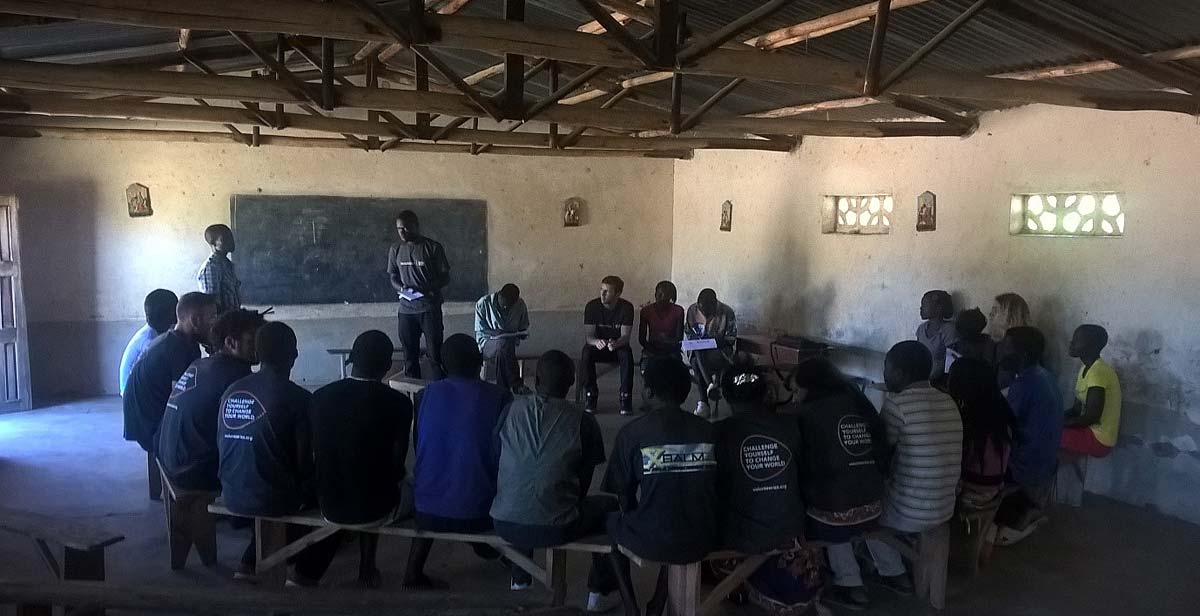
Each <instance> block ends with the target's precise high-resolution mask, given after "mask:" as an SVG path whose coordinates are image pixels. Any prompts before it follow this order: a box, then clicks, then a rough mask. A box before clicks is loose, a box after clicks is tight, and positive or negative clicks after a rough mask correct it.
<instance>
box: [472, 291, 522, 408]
mask: <svg viewBox="0 0 1200 616" xmlns="http://www.w3.org/2000/svg"><path fill="white" fill-rule="evenodd" d="M528 337H529V309H528V308H526V307H525V300H523V299H521V289H519V288H518V287H517V285H515V284H506V285H504V286H503V287H500V290H499V291H497V292H495V293H489V294H487V295H484V296H483V297H481V298H479V301H477V302H475V341H476V342H478V343H479V352H480V353H482V354H483V372H484V376H483V378H484V379H486V380H488V381H493V382H495V383H496V384H497V385H499V386H500V387H501V388H503V389H507V390H509V391H513V392H520V391H522V390H524V389H525V384H524V383H523V382H521V370H520V366H519V365H518V363H517V345H519V344H521V341H522V340H524V339H525V338H528Z"/></svg>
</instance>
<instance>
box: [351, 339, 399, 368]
mask: <svg viewBox="0 0 1200 616" xmlns="http://www.w3.org/2000/svg"><path fill="white" fill-rule="evenodd" d="M395 350H396V347H395V346H393V345H392V339H391V338H388V335H387V334H385V333H383V332H381V331H379V330H377V329H372V330H369V331H365V332H363V333H361V334H359V335H358V337H357V338H355V339H354V347H353V348H352V349H351V350H350V360H349V361H350V375H351V376H355V377H358V378H360V379H371V380H373V381H378V380H380V379H382V378H383V377H385V376H387V373H388V371H389V370H391V369H392V352H393V351H395Z"/></svg>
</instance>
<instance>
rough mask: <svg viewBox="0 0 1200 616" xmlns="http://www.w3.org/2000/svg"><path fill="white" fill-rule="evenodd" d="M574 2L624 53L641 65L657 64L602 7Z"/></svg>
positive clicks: (588, 1)
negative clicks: (639, 61)
mask: <svg viewBox="0 0 1200 616" xmlns="http://www.w3.org/2000/svg"><path fill="white" fill-rule="evenodd" d="M575 1H576V2H578V3H579V5H580V6H582V7H583V10H585V11H587V12H588V14H589V15H591V16H592V19H595V20H596V21H597V22H599V23H600V25H602V26H604V36H606V37H609V38H611V39H612V40H614V41H616V42H617V43H618V44H620V45H621V47H623V48H625V50H626V51H628V52H629V53H631V54H633V55H634V56H635V57H637V58H638V59H639V60H641V61H642V63H643V64H646V65H647V66H652V65H654V64H656V63H657V62H656V59H655V57H654V54H652V53H650V50H649V49H648V48H647V47H646V45H645V44H643V43H642V41H641V40H640V39H639V38H638V37H637V36H634V34H633V33H632V32H630V31H629V30H627V29H626V28H625V26H623V25H621V24H620V23H619V22H618V21H617V20H616V19H614V18H613V16H612V15H611V14H610V13H609V12H608V11H606V10H604V7H602V6H600V4H599V3H598V2H597V1H596V0H575ZM556 59H557V58H556Z"/></svg>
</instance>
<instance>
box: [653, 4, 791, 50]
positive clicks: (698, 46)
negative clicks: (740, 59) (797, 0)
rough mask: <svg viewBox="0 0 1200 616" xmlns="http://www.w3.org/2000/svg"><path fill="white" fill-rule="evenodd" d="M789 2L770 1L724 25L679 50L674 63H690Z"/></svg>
mask: <svg viewBox="0 0 1200 616" xmlns="http://www.w3.org/2000/svg"><path fill="white" fill-rule="evenodd" d="M791 2H792V0H771V1H770V2H766V3H764V4H761V5H759V6H758V7H757V8H755V9H754V10H752V11H750V12H749V13H746V14H745V15H742V16H741V17H739V18H737V19H735V20H733V21H731V22H729V23H728V24H725V25H724V26H722V27H721V28H720V29H719V30H717V31H716V32H713V33H711V34H708V35H706V36H702V37H700V38H698V39H696V40H695V41H693V42H692V43H691V44H690V45H688V46H687V47H684V48H683V49H681V50H679V53H678V54H677V55H676V58H677V59H676V62H677V63H678V64H680V65H686V64H689V63H691V62H692V61H693V60H695V59H696V58H699V57H700V56H703V55H705V54H707V53H709V52H710V51H712V50H714V49H716V48H718V47H720V46H721V45H724V44H725V43H728V42H729V41H731V40H733V39H734V37H736V36H737V35H739V34H741V33H742V32H745V31H746V30H747V29H749V28H751V27H753V26H754V25H755V24H757V23H759V22H760V21H762V20H764V19H766V18H768V17H770V16H771V15H773V14H775V13H776V12H777V11H779V9H782V8H783V7H785V6H787V5H788V4H790V3H791Z"/></svg>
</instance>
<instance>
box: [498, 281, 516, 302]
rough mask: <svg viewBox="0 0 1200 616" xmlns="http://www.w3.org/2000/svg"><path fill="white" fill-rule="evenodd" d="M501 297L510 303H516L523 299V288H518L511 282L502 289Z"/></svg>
mask: <svg viewBox="0 0 1200 616" xmlns="http://www.w3.org/2000/svg"><path fill="white" fill-rule="evenodd" d="M500 297H503V298H504V299H507V300H508V301H510V302H515V301H517V300H519V299H521V287H518V286H517V285H515V284H513V283H511V282H510V283H508V284H506V285H504V286H502V287H500Z"/></svg>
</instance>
